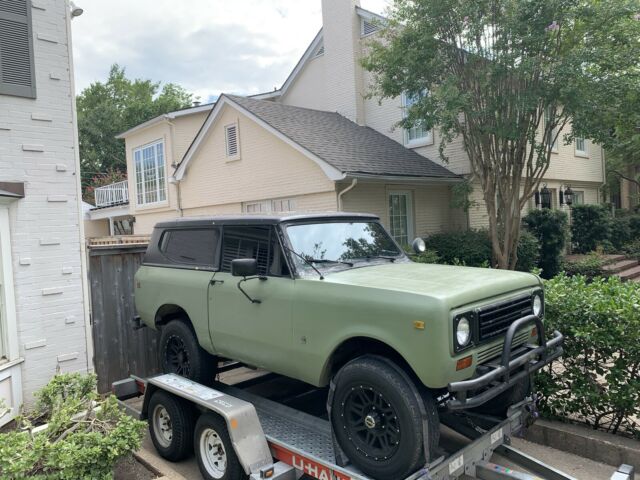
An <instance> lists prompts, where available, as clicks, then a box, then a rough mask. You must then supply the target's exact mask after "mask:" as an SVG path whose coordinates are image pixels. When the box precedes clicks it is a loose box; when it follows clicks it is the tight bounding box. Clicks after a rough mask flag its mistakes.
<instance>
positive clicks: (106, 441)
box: [0, 374, 145, 480]
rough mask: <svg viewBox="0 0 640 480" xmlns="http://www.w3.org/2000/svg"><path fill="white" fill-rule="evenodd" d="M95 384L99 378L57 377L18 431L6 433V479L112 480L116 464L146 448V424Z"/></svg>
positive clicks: (2, 443)
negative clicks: (37, 428) (39, 427)
mask: <svg viewBox="0 0 640 480" xmlns="http://www.w3.org/2000/svg"><path fill="white" fill-rule="evenodd" d="M95 386H96V377H95V376H94V375H89V376H82V375H79V374H64V375H56V376H55V377H54V378H53V380H52V381H51V382H50V383H49V384H48V385H47V386H46V387H44V388H43V389H42V390H41V391H40V392H39V393H38V394H36V397H37V402H36V407H35V409H34V410H33V411H32V412H30V413H29V414H28V415H26V416H24V417H22V418H19V419H18V423H17V427H18V428H16V429H14V430H11V431H8V432H5V433H0V478H12V479H26V478H33V479H41V480H45V479H46V480H72V479H77V478H92V479H105V480H106V479H110V478H112V473H113V466H114V464H115V462H116V461H117V460H118V459H119V458H120V457H123V456H125V455H128V454H130V453H131V452H132V451H135V450H137V449H138V448H140V442H141V441H142V436H143V434H144V427H145V424H144V422H140V421H138V420H134V419H133V418H131V417H129V416H128V415H126V414H125V413H124V412H123V411H122V410H121V409H120V407H119V406H118V403H117V401H116V399H115V397H113V396H109V397H107V398H106V399H105V400H100V399H99V397H98V395H97V393H96V391H95ZM97 407H99V408H97ZM44 423H46V424H47V425H48V426H47V428H45V429H44V430H41V431H39V432H38V433H36V432H34V427H35V426H37V425H38V424H44Z"/></svg>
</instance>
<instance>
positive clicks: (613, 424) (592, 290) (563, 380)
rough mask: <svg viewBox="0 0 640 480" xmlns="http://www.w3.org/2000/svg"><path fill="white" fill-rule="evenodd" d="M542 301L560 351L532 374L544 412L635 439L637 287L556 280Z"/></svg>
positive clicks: (639, 364)
mask: <svg viewBox="0 0 640 480" xmlns="http://www.w3.org/2000/svg"><path fill="white" fill-rule="evenodd" d="M545 296H546V319H545V323H546V326H547V329H548V330H549V331H553V330H554V329H556V330H559V331H561V332H562V333H563V334H564V335H565V346H564V349H565V351H564V355H563V357H562V358H561V359H560V360H559V361H556V362H554V363H553V364H552V365H551V366H550V367H546V368H545V369H543V370H542V371H541V372H540V373H539V374H538V375H537V378H536V381H537V383H538V388H539V390H540V392H541V393H542V403H541V407H542V409H543V412H544V413H545V414H547V415H550V416H552V417H564V418H567V417H568V418H572V419H577V420H581V421H583V422H585V423H587V424H589V425H590V426H591V427H592V428H594V429H600V430H604V431H607V432H611V433H617V432H624V433H627V434H629V435H633V436H635V437H638V438H640V425H639V424H638V421H637V418H639V417H640V360H639V359H640V284H638V283H634V282H626V283H623V282H622V281H620V279H618V278H616V277H610V278H606V279H605V278H597V279H595V280H594V281H593V282H591V283H589V282H587V279H586V278H585V277H584V276H580V275H577V276H574V277H567V276H565V275H560V276H558V277H556V278H554V279H553V280H549V281H547V282H546V292H545Z"/></svg>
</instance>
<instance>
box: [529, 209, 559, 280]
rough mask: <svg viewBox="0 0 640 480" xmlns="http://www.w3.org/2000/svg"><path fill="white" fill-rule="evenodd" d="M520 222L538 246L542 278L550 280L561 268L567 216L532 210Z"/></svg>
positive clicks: (544, 210) (548, 211)
mask: <svg viewBox="0 0 640 480" xmlns="http://www.w3.org/2000/svg"><path fill="white" fill-rule="evenodd" d="M522 221H523V222H524V225H525V226H526V228H527V230H528V231H529V232H530V233H531V234H532V235H533V236H534V237H535V238H536V239H537V240H538V242H539V244H540V261H539V266H540V268H541V269H542V276H543V277H544V278H552V277H553V276H555V275H557V274H558V272H559V271H560V267H561V262H562V254H563V251H564V245H565V242H566V238H567V215H566V214H565V213H564V212H560V211H558V210H549V209H543V210H532V211H531V212H529V213H528V214H527V215H526V216H525V217H524V218H523V219H522Z"/></svg>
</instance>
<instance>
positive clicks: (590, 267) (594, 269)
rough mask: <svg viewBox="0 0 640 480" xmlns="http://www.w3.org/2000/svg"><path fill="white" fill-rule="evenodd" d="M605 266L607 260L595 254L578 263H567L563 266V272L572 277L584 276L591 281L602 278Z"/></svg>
mask: <svg viewBox="0 0 640 480" xmlns="http://www.w3.org/2000/svg"><path fill="white" fill-rule="evenodd" d="M604 265H605V260H604V259H603V258H602V256H601V255H599V254H597V253H595V252H593V253H590V254H589V255H587V256H586V257H585V258H583V259H581V260H578V261H571V262H569V261H565V262H564V263H563V264H562V270H563V271H564V272H565V273H566V274H567V275H568V276H570V277H573V276H575V275H584V276H585V277H587V278H588V279H590V280H591V279H593V278H595V277H601V276H602V275H603V274H604V272H603V270H602V267H604Z"/></svg>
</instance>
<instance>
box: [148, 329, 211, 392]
mask: <svg viewBox="0 0 640 480" xmlns="http://www.w3.org/2000/svg"><path fill="white" fill-rule="evenodd" d="M160 365H161V366H162V372H163V373H176V374H178V375H181V376H183V377H186V378H188V379H189V380H193V381H194V382H198V383H203V384H211V383H212V382H213V380H214V377H215V374H216V368H217V365H218V361H217V358H216V357H214V356H213V355H210V354H208V353H207V352H206V351H205V350H204V349H203V348H202V347H200V345H199V344H198V338H197V337H196V334H195V332H194V331H193V329H192V328H191V326H190V325H188V324H187V323H185V322H183V321H182V320H172V321H170V322H169V323H167V324H166V325H165V326H164V327H162V335H161V336H160Z"/></svg>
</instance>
